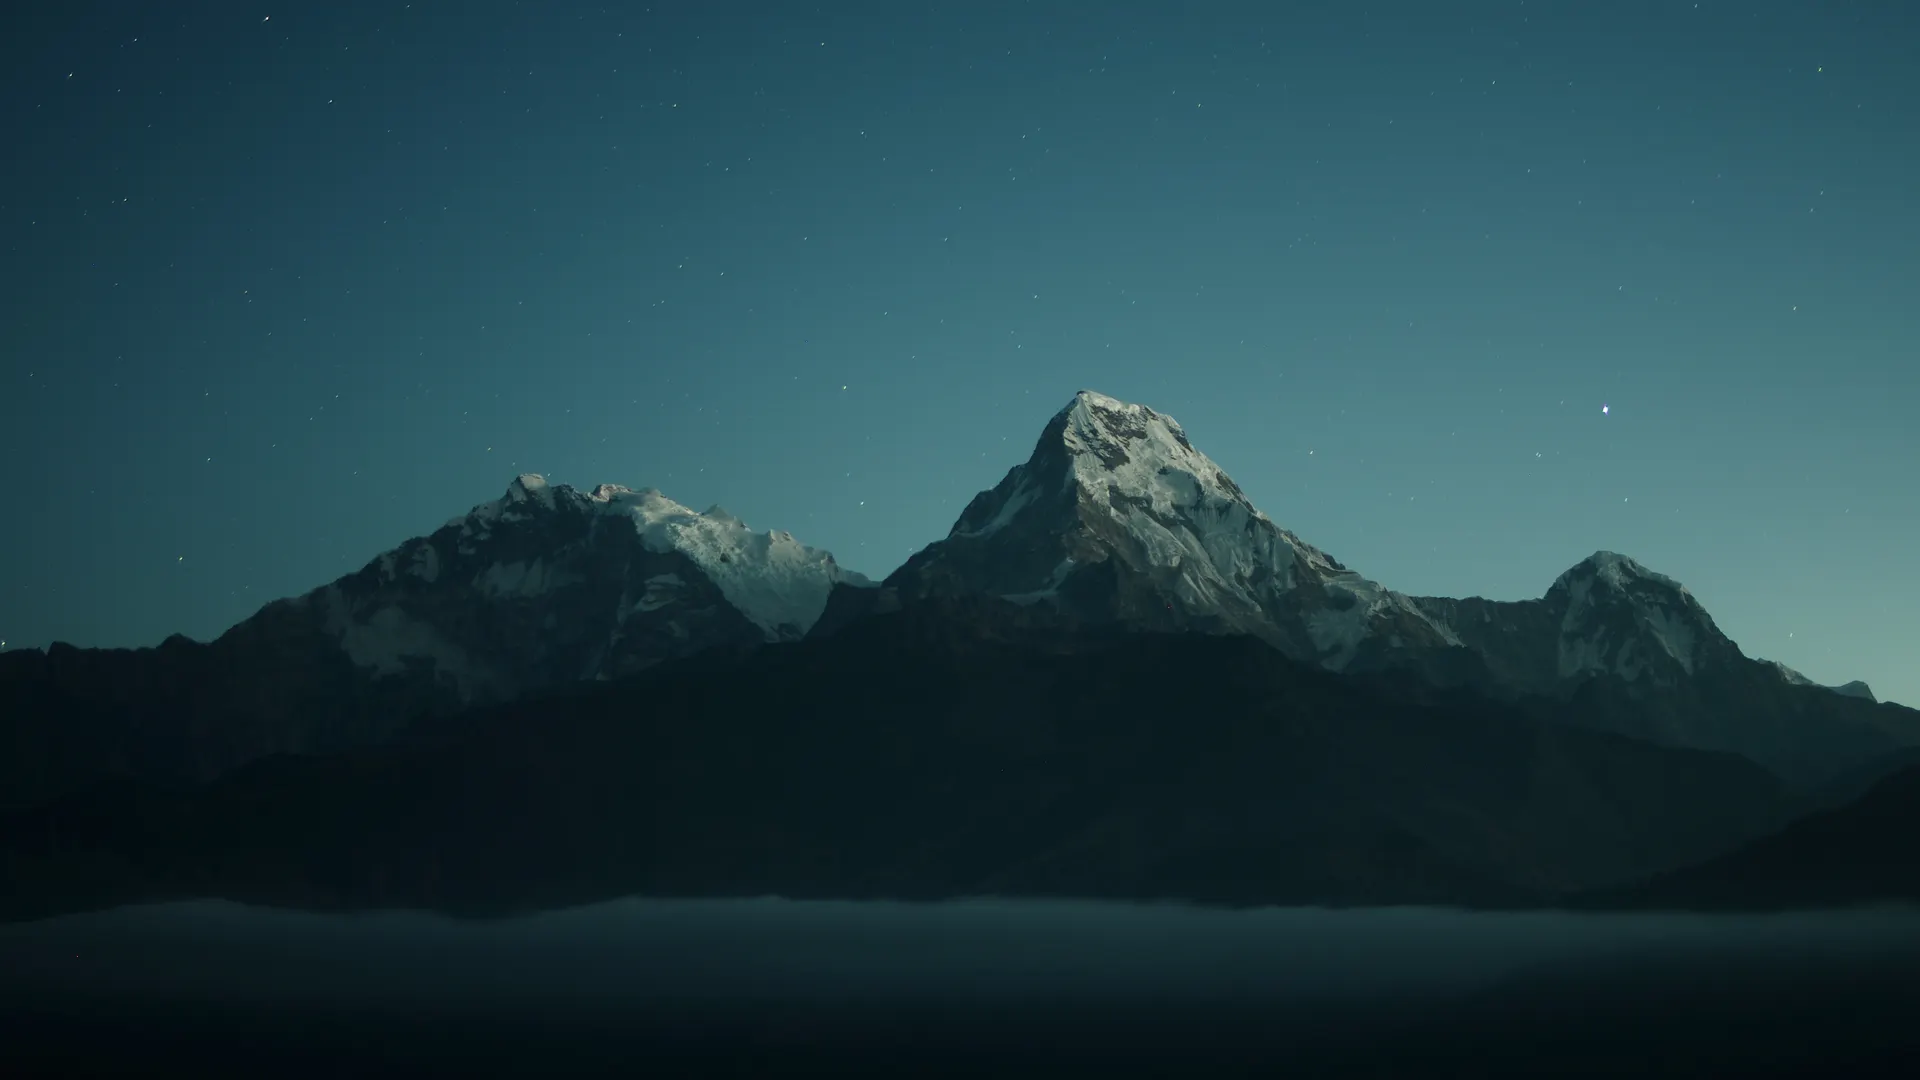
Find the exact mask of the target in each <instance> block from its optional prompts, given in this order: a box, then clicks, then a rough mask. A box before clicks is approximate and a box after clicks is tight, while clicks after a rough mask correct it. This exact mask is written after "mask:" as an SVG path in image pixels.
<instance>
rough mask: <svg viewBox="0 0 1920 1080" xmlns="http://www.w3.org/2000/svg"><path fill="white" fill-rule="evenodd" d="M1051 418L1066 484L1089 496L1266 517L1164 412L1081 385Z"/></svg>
mask: <svg viewBox="0 0 1920 1080" xmlns="http://www.w3.org/2000/svg"><path fill="white" fill-rule="evenodd" d="M1056 422H1058V423H1059V424H1060V439H1061V442H1062V444H1063V445H1064V446H1065V448H1066V450H1067V454H1068V459H1069V461H1070V462H1071V466H1072V467H1071V469H1070V470H1069V471H1068V478H1067V483H1069V484H1071V485H1077V486H1078V487H1079V488H1080V490H1081V491H1082V492H1084V493H1086V494H1089V495H1092V496H1094V497H1095V498H1096V499H1104V500H1105V501H1109V502H1113V501H1125V502H1130V503H1134V504H1136V505H1139V506H1141V507H1142V508H1143V509H1146V510H1148V511H1149V512H1150V513H1152V514H1155V515H1157V516H1169V515H1173V514H1176V513H1178V514H1192V513H1194V512H1196V511H1210V512H1211V514H1212V515H1213V516H1220V515H1222V514H1224V515H1225V516H1227V517H1245V518H1250V519H1252V520H1256V521H1265V520H1267V516H1266V515H1265V514H1263V513H1261V512H1260V511H1259V510H1258V509H1257V508H1255V507H1254V505H1253V504H1252V503H1250V502H1248V501H1247V497H1246V496H1245V495H1244V494H1242V493H1241V491H1240V486H1239V485H1238V484H1235V483H1234V482H1233V481H1232V480H1231V479H1229V478H1228V476H1227V474H1226V473H1225V472H1224V471H1222V470H1221V468H1220V466H1218V465H1215V464H1214V463H1213V461H1212V460H1211V459H1210V458H1208V457H1207V456H1206V455H1205V454H1202V453H1201V452H1200V451H1198V450H1195V449H1194V448H1193V444H1192V443H1190V442H1188V441H1187V433H1186V430H1185V429H1183V428H1182V427H1181V426H1180V424H1179V422H1178V421H1176V420H1174V419H1173V418H1172V417H1171V416H1164V415H1162V414H1160V413H1157V412H1155V411H1153V410H1152V409H1149V408H1147V407H1146V406H1145V405H1132V404H1129V403H1127V402H1124V401H1120V400H1117V399H1115V398H1110V397H1108V396H1106V395H1105V394H1098V393H1095V392H1094V391H1092V390H1082V391H1080V392H1079V393H1078V394H1075V395H1074V397H1073V401H1072V402H1071V403H1070V404H1068V406H1067V407H1066V408H1065V409H1063V410H1061V412H1060V414H1059V416H1058V417H1056Z"/></svg>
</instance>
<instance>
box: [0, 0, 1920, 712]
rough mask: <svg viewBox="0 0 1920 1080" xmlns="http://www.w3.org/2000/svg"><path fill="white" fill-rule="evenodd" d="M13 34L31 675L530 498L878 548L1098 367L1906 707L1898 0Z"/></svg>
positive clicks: (486, 9)
mask: <svg viewBox="0 0 1920 1080" xmlns="http://www.w3.org/2000/svg"><path fill="white" fill-rule="evenodd" d="M175 7H177V8H184V10H177V9H176V10H167V9H168V8H175ZM8 38H9V41H8V43H7V45H6V46H4V48H5V49H6V51H7V52H8V53H9V54H10V55H9V56H8V57H7V62H6V64H5V65H4V67H3V68H0V72H3V74H0V79H4V80H5V83H6V90H7V93H5V94H4V95H0V110H4V112H0V115H4V117H5V121H6V130H7V133H8V139H7V142H8V158H9V167H8V169H7V170H6V171H5V173H4V175H3V176H0V250H4V252H5V261H4V263H0V273H4V275H5V281H4V288H3V289H0V319H3V320H4V324H5V326H6V327H7V329H8V334H7V338H8V344H7V348H6V349H5V350H4V355H0V454H4V455H5V459H6V461H7V462H8V465H9V473H10V475H11V477H12V480H13V490H12V493H11V496H10V498H9V499H8V506H9V507H10V510H9V512H8V513H7V515H6V516H5V518H4V522H5V526H6V527H5V528H4V529H0V638H4V639H5V640H6V643H7V647H18V646H22V645H44V644H46V643H47V642H49V641H51V640H55V639H63V640H68V641H72V642H75V643H77V644H85V645H133V644H151V643H155V642H157V641H159V640H160V639H161V638H162V637H164V636H165V635H166V634H168V633H170V632H173V631H183V632H185V633H188V634H190V635H193V636H196V637H203V638H204V637H210V636H213V635H215V634H217V633H218V632H220V631H221V630H222V629H224V628H225V627H226V626H228V625H230V624H232V623H233V622H235V621H237V620H239V619H241V618H243V617H245V616H246V615H248V614H249V613H251V612H252V611H253V610H255V609H256V608H257V607H259V606H260V605H261V604H262V603H264V602H266V601H267V600H270V599H272V598H274V597H277V596H282V595H288V594H293V593H298V592H302V591H305V590H306V589H309V588H311V587H313V586H315V585H318V584H321V583H323V582H325V581H327V580H330V579H331V578H333V577H335V576H338V575H339V574H341V573H344V572H347V571H349V570H352V569H354V568H357V567H358V566H360V565H362V564H363V563H364V562H365V561H366V560H367V559H369V558H370V557H371V556H373V555H374V554H376V553H377V552H379V551H381V550H383V549H385V548H388V547H391V546H393V545H395V544H397V543H398V542H400V541H401V540H403V539H405V538H407V537H409V536H412V535H417V534H421V533H424V532H427V531H430V530H431V529H433V528H434V527H436V526H438V525H439V524H441V523H442V522H444V521H445V520H446V519H448V518H450V517H453V516H455V515H457V514H459V513H461V512H463V511H465V510H466V509H467V508H469V507H470V506H472V505H473V504H475V503H478V502H482V501H485V500H488V499H491V498H495V497H497V496H498V495H499V494H500V493H501V492H502V491H503V490H504V488H505V486H506V484H507V482H508V481H509V480H510V479H511V478H512V476H513V475H514V474H516V473H518V472H523V471H537V472H543V473H546V474H548V475H549V476H550V477H551V478H552V479H553V480H555V481H556V482H563V483H571V484H574V485H576V486H591V485H593V484H597V483H601V482H613V483H623V484H627V485H629V486H635V487H638V486H644V485H653V486H657V487H659V488H661V489H662V490H664V491H665V492H666V493H667V494H668V495H670V496H672V497H673V498H675V499H677V500H679V501H681V502H683V503H687V504H689V505H692V506H694V507H695V508H705V507H706V506H708V505H710V504H713V503H716V502H717V503H721V504H723V505H725V506H726V507H727V508H728V509H729V510H731V511H733V512H734V513H736V514H738V515H739V516H740V517H742V518H743V519H745V520H746V521H747V522H748V523H749V524H751V525H752V526H754V527H756V528H782V529H790V530H791V531H793V532H794V533H795V534H796V535H797V536H799V537H801V538H802V539H803V540H805V541H806V542H808V543H811V544H815V545H818V546H822V547H826V548H828V549H830V550H832V551H833V552H834V553H835V554H836V555H837V556H838V557H839V559H840V560H841V561H842V562H843V563H844V564H846V565H848V566H850V567H852V568H854V569H857V570H860V571H863V572H866V573H868V574H870V575H873V576H880V575H883V574H885V573H886V572H888V571H890V570H892V569H893V568H894V567H895V566H897V565H898V564H899V563H900V562H901V561H903V560H904V559H905V558H906V556H907V555H908V554H909V553H910V552H911V551H913V550H915V549H916V548H918V547H919V546H921V545H923V544H925V543H927V542H930V541H932V540H935V539H937V538H939V537H941V536H943V535H945V533H946V531H947V529H948V527H949V526H950V525H951V524H952V521H953V519H954V517H955V516H956V515H957V514H958V513H959V511H960V509H961V508H962V507H963V506H964V505H965V504H966V502H967V501H968V499H970V498H971V497H972V496H973V494H974V493H975V492H976V491H978V490H980V489H981V488H985V487H989V486H991V485H992V484H993V483H995V482H996V481H997V480H998V479H999V478H1000V476H1001V475H1002V474H1003V473H1004V472H1005V471H1006V470H1007V468H1009V467H1010V466H1012V465H1014V464H1016V463H1017V462H1019V461H1021V460H1023V459H1024V458H1025V457H1026V455H1027V453H1028V452H1029V451H1030V450H1031V448H1032V444H1033V441H1034V439H1035V437H1036V436H1037V435H1038V433H1039V430H1040V428H1041V426H1042V425H1043V424H1044V423H1045V421H1046V420H1047V418H1048V417H1049V416H1050V415H1051V414H1052V413H1053V412H1054V411H1055V410H1057V409H1058V408H1060V407H1061V406H1062V405H1064V404H1065V403H1066V401H1067V400H1068V398H1069V397H1070V396H1071V395H1072V394H1073V392H1074V391H1075V390H1078V389H1081V388H1083V387H1088V388H1093V389H1098V390H1100V391H1102V392H1104V393H1108V394H1112V395H1114V396H1116V397H1121V398H1124V399H1127V400H1132V401H1138V402H1142V403H1145V404H1148V405H1151V406H1153V407H1154V408H1156V409H1159V410H1160V411H1162V412H1165V413H1168V414H1170V415H1172V416H1174V417H1176V418H1178V419H1179V420H1180V421H1181V422H1182V423H1183V424H1184V425H1185V426H1186V428H1187V430H1188V432H1189V434H1190V435H1191V436H1192V438H1193V439H1194V441H1195V443H1196V445H1198V446H1199V447H1200V448H1201V449H1202V450H1204V451H1205V452H1206V453H1207V454H1209V455H1210V456H1211V457H1213V458H1214V459H1215V460H1216V461H1218V462H1219V463H1220V464H1221V465H1222V466H1223V467H1224V468H1225V469H1227V471H1228V472H1230V473H1231V474H1232V475H1233V476H1234V478H1235V479H1236V480H1237V481H1239V483H1240V484H1241V486H1242V487H1243V488H1244V489H1245V490H1246V491H1247V493H1248V495H1249V496H1250V497H1251V498H1252V499H1253V500H1254V501H1255V503H1256V504H1258V505H1259V506H1260V507H1262V508H1263V509H1264V510H1266V511H1267V513H1268V514H1269V515H1271V516H1272V517H1273V518H1274V519H1276V520H1277V521H1279V522H1280V523H1282V524H1283V525H1285V526H1287V527H1289V528H1291V529H1293V530H1295V531H1296V532H1298V533H1300V534H1301V535H1302V536H1303V537H1305V538H1306V539H1308V540H1309V541H1311V542H1313V543H1315V544H1317V545H1319V546H1320V547H1323V548H1325V549H1327V550H1328V551H1330V552H1331V553H1333V554H1334V555H1336V556H1337V557H1339V558H1340V559H1341V560H1343V561H1344V562H1346V563H1347V564H1349V565H1351V566H1353V567H1354V568H1355V569H1358V570H1360V571H1361V572H1363V573H1365V574H1367V575H1369V576H1371V577H1374V578H1376V579H1378V580H1380V581H1382V582H1384V583H1386V584H1388V585H1390V586H1392V587H1395V588H1398V589H1402V590H1405V591H1409V592H1415V593H1434V594H1448V595H1463V594H1480V595H1485V596H1492V597H1498V598H1519V597H1525V596H1534V595H1538V594H1540V593H1541V592H1543V591H1544V590H1545V589H1546V587H1547V586H1548V584H1549V583H1550V582H1551V581H1552V580H1553V578H1554V577H1555V576H1556V575H1557V574H1559V573H1560V572H1561V571H1562V570H1564V569H1565V568H1566V567H1568V566H1570V565H1571V564H1573V563H1574V562H1575V561H1577V560H1579V559H1580V558H1582V557H1584V556H1585V555H1587V554H1589V553H1591V552H1592V551H1594V550H1596V549H1601V548H1605V549H1611V550H1616V551H1621V552H1625V553H1627V554H1630V555H1632V556H1634V557H1635V558H1637V559H1639V560H1640V561H1641V562H1644V563H1646V564H1647V565H1648V566H1650V567H1652V568H1654V569H1656V570H1659V571H1662V572H1664V573H1667V574H1670V575H1672V576H1674V577H1676V578H1678V579H1680V580H1681V581H1682V582H1684V583H1685V584H1687V585H1688V586H1689V587H1690V588H1691V589H1692V590H1693V592H1694V593H1695V594H1696V595H1697V596H1698V597H1699V598H1700V600H1701V601H1702V603H1704V604H1705V605H1706V606H1707V608H1708V610H1709V611H1711V612H1712V613H1713V614H1714V616H1715V617H1716V619H1717V620H1718V622H1719V623H1720V625H1721V627H1722V628H1723V629H1724V630H1726V631H1727V632H1728V633H1729V634H1731V635H1732V636H1733V637H1734V638H1735V639H1736V640H1737V641H1739V642H1740V644H1741V645H1742V647H1743V648H1745V649H1746V651H1747V652H1748V653H1749V654H1752V655H1759V656H1765V657H1769V658H1773V659H1778V660H1781V661H1783V662H1785V663H1788V664H1790V665H1793V666H1795V667H1797V668H1800V669H1801V670H1803V671H1804V672H1806V673H1807V674H1808V675H1809V676H1811V677H1813V678H1816V679H1819V680H1821V681H1826V682H1841V681H1845V680H1848V679H1854V678H1861V679H1865V680H1867V681H1868V682H1870V683H1871V684H1872V685H1873V687H1874V689H1875V690H1876V692H1878V693H1879V694H1880V695H1881V696H1882V697H1891V698H1894V699H1897V700H1903V701H1906V702H1909V703H1916V704H1920V570H1916V568H1915V563H1914V557H1913V555H1912V548H1913V546H1914V542H1913V537H1914V536H1915V535H1916V534H1920V481H1917V480H1916V479H1915V474H1916V472H1917V471H1920V423H1916V422H1915V420H1914V418H1913V415H1912V414H1913V412H1914V410H1915V407H1916V405H1920V254H1916V253H1920V215H1917V214H1916V211H1915V206H1914V177H1915V176H1916V175H1920V140H1917V139H1915V138H1914V132H1916V131H1920V65H1915V64H1913V63H1912V58H1913V56H1915V55H1920V8H1915V7H1914V6H1912V5H1909V4H1904V3H1861V4H1847V5H1812V4H1787V3H1778V4H1753V3H1742V4H1732V3H1717V2H1711V0H1703V2H1702V3H1699V4H1692V3H1690V2H1677V3H1616V2H1608V3H1604V4H1603V3H1575V2H1569V3H1556V4H1548V3H1540V2H1535V3H1519V2H1507V3H1449V4H1438V3H1424V2H1421V3H1414V2H1401V3H1384V4H1371V5H1368V6H1367V9H1366V10H1365V11H1364V12H1363V11H1361V10H1360V9H1359V8H1358V7H1356V6H1354V5H1327V6H1325V7H1324V9H1323V10H1321V11H1320V12H1318V13H1312V12H1308V13H1306V14H1302V11H1301V9H1300V8H1299V7H1298V6H1295V5H1273V4H1255V3H1248V4H1208V3H1200V4H1194V5H1168V4H1145V3H1113V4H1102V5H1088V4H1070V3H1065V2H1061V3H1043V2H1034V3H979V2H974V0H968V2H966V3H959V2H954V3H945V2H936V3H931V4H919V5H902V4H892V3H878V2H875V3H862V4H832V3H827V4H819V5H807V6H802V5H794V4H786V3H731V4H729V3H718V2H715V3H707V2H702V3H680V4H674V3H664V4H663V3H655V4H653V5H652V6H651V9H650V10H649V9H645V8H642V7H638V6H632V7H630V6H625V5H605V6H600V5H591V6H590V5H582V4H572V3H565V2H556V3H540V4H534V3H524V4H513V3H504V2H461V3H451V2H427V3H413V4H405V3H368V2H363V0H338V2H331V3H326V4H320V3H290V4H273V3H268V4H265V5H258V4H248V5H241V4H198V5H181V6H171V5H150V4H133V3H95V4H86V3H76V4H70V5H69V4H62V5H56V6H54V7H51V8H47V9H45V10H44V11H43V12H42V13H39V14H35V15H31V16H28V17H26V18H25V21H17V22H16V23H15V24H13V26H12V27H11V28H10V32H9V34H8ZM1603 408H1604V410H1605V411H1604V412H1603Z"/></svg>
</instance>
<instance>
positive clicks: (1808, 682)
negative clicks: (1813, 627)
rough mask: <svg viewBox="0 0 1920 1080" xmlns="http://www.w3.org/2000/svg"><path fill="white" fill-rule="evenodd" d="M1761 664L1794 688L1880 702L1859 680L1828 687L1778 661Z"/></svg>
mask: <svg viewBox="0 0 1920 1080" xmlns="http://www.w3.org/2000/svg"><path fill="white" fill-rule="evenodd" d="M1761 663H1763V664H1766V665H1767V666H1769V667H1771V668H1773V669H1774V670H1775V671H1777V672H1779V673H1780V677H1781V678H1783V679H1785V680H1786V681H1787V682H1789V683H1791V684H1793V685H1794V686H1811V687H1814V688H1815V689H1819V690H1831V691H1833V692H1834V693H1836V694H1839V695H1841V696H1843V697H1852V698H1860V699H1861V700H1863V701H1876V702H1877V701H1879V700H1880V699H1879V698H1876V697H1874V696H1873V688H1872V687H1870V686H1868V685H1867V684H1866V683H1864V682H1861V681H1860V680H1859V679H1855V680H1853V681H1852V682H1846V683H1841V684H1840V685H1839V686H1828V685H1827V684H1826V683H1817V682H1814V681H1813V680H1812V679H1809V678H1807V677H1806V676H1805V675H1802V674H1800V673H1799V672H1798V671H1795V670H1794V669H1792V668H1790V667H1788V666H1787V665H1785V664H1783V663H1781V662H1780V661H1778V660H1763V661H1761Z"/></svg>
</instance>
